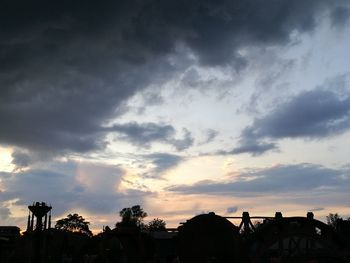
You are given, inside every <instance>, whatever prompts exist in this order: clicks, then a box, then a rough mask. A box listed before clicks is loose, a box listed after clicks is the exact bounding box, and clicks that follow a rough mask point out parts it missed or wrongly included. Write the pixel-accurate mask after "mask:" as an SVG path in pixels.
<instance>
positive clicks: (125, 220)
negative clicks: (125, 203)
mask: <svg viewBox="0 0 350 263" xmlns="http://www.w3.org/2000/svg"><path fill="white" fill-rule="evenodd" d="M119 215H120V217H121V218H122V221H121V222H118V223H117V224H116V226H117V227H118V226H136V227H142V226H143V219H144V218H145V217H146V216H147V213H146V212H145V211H143V208H142V207H141V206H140V205H134V206H132V207H126V208H123V209H122V210H121V211H120V212H119Z"/></svg>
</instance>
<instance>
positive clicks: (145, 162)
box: [0, 0, 350, 231]
mask: <svg viewBox="0 0 350 263" xmlns="http://www.w3.org/2000/svg"><path fill="white" fill-rule="evenodd" d="M349 16H350V2H349V1H347V0H309V1H304V0H294V1H289V0H269V1H266V0H230V1H228V0H220V1H217V0H215V1H214V0H201V1H199V0H186V1H184V0H178V1H168V0H164V1H155V0H142V1H141V0H128V1H122V0H121V1H112V0H111V1H108V0H107V1H102V2H99V3H97V2H96V1H92V0H91V1H90V0H85V1H82V0H76V1H70V0H62V1H56V2H50V3H49V2H48V1H44V0H36V1H21V0H11V1H1V3H0V32H1V34H0V225H18V226H20V227H21V228H22V230H24V229H25V224H26V217H27V215H28V209H27V206H28V205H30V204H31V203H33V202H35V201H40V202H41V201H44V202H47V203H49V204H51V205H52V207H53V218H54V220H56V219H59V218H62V217H64V216H66V215H67V214H68V213H79V214H81V215H82V216H83V217H84V218H86V219H87V220H88V221H90V222H91V228H92V229H93V230H94V231H100V230H101V229H102V226H103V225H109V226H113V225H114V224H115V223H116V222H117V221H119V220H120V218H119V211H120V210H121V209H122V208H124V207H130V206H132V205H135V204H140V205H141V206H142V207H143V208H144V210H145V211H146V212H147V213H148V215H149V216H148V217H147V218H146V221H147V220H151V219H153V218H162V219H164V220H165V221H166V222H167V225H168V226H172V227H176V226H177V225H178V224H179V222H183V221H185V220H186V219H189V218H191V217H193V216H195V215H197V214H200V213H206V212H209V211H214V212H215V213H217V214H219V215H223V216H238V215H241V214H242V212H243V211H249V212H250V214H252V215H266V216H272V215H274V213H275V212H276V211H281V212H282V213H283V214H284V215H285V216H293V215H306V213H307V211H313V212H314V214H315V217H316V218H318V219H321V220H324V218H325V216H326V215H328V213H335V212H337V213H339V214H340V215H341V216H343V217H345V218H347V217H350V201H349V200H350V198H349V197H350V191H349V190H350V161H349V156H350V147H349V145H350V52H349V47H350V27H349V25H350V21H349Z"/></svg>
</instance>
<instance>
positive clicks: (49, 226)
mask: <svg viewBox="0 0 350 263" xmlns="http://www.w3.org/2000/svg"><path fill="white" fill-rule="evenodd" d="M50 228H51V210H50V214H49V225H48V229H50Z"/></svg>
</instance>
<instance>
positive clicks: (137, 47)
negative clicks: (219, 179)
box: [0, 0, 346, 153]
mask: <svg viewBox="0 0 350 263" xmlns="http://www.w3.org/2000/svg"><path fill="white" fill-rule="evenodd" d="M345 3H346V1H341V0H338V1H328V0H310V1H304V0H295V1H289V0H284V1H281V0H279V1H268V2H266V1H262V0H248V1H247V0H236V1H209V0H206V1H199V0H197V1H195V0H193V1H182V0H181V1H140V0H139V1H102V2H100V3H98V4H97V3H96V1H89V0H88V1H74V2H72V1H68V0H63V1H56V2H54V3H53V2H49V1H44V0H38V1H21V0H17V1H16V0H14V1H2V2H1V4H0V17H1V23H0V31H1V36H0V65H1V72H0V87H1V89H0V123H1V129H0V143H1V144H7V145H11V146H18V147H20V148H25V149H30V150H31V151H39V152H45V151H46V152H59V153H60V152H70V151H73V152H86V151H91V150H96V149H102V148H104V146H105V145H106V142H105V136H106V133H105V132H103V131H102V132H101V127H102V126H103V125H104V124H105V123H106V122H108V121H109V120H110V119H111V118H112V117H116V116H118V115H119V114H120V113H121V112H122V110H123V105H124V103H125V102H126V100H128V99H129V98H130V97H131V96H132V95H134V94H135V93H136V92H137V91H139V90H141V89H144V88H145V87H147V86H149V85H151V84H152V85H160V84H161V83H163V82H164V81H166V80H167V79H169V78H170V77H171V76H173V74H174V73H176V72H178V71H179V70H180V69H182V67H186V65H188V63H193V61H184V60H185V59H184V57H186V56H183V58H182V59H178V60H177V62H176V60H174V59H169V56H174V57H178V56H180V55H181V54H180V53H181V52H182V53H184V52H187V51H188V52H192V53H193V54H195V56H196V58H197V60H198V62H199V63H202V64H203V65H208V66H217V65H225V66H227V65H231V66H232V67H234V68H236V69H237V70H239V69H241V68H242V67H244V66H245V65H246V64H247V63H249V61H247V59H246V58H245V57H244V55H243V54H241V53H240V49H242V48H246V47H251V46H257V47H259V46H266V45H284V44H287V43H288V42H289V41H290V35H291V33H292V32H308V31H311V30H313V29H314V27H315V26H316V24H317V19H318V18H319V17H320V14H322V12H323V11H327V12H328V13H332V14H334V13H341V14H343V15H342V16H343V17H346V14H344V11H339V10H340V9H341V10H343V9H344V8H346V4H345ZM337 10H338V11H337ZM344 10H345V9H344ZM342 20H344V19H342ZM336 24H339V23H336ZM181 47H182V49H181ZM181 50H182V51H181ZM184 50H187V51H184ZM174 61H175V62H176V63H174ZM186 138H187V142H183V141H179V142H177V145H178V146H177V148H178V149H181V148H182V149H183V148H186V145H188V144H189V141H190V136H189V135H188V136H187V137H186Z"/></svg>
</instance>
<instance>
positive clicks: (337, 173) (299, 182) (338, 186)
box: [168, 164, 350, 196]
mask: <svg viewBox="0 0 350 263" xmlns="http://www.w3.org/2000/svg"><path fill="white" fill-rule="evenodd" d="M349 186H350V180H349V174H348V171H347V170H342V169H339V170H336V169H330V168H326V167H323V166H318V165H312V164H299V165H280V166H276V167H272V168H267V169H260V170H256V171H251V172H248V173H242V174H240V176H238V178H237V179H236V180H235V181H229V182H217V181H202V182H198V183H196V184H194V185H177V186H173V187H170V188H169V189H168V190H170V191H175V192H180V193H183V194H214V195H215V194H224V195H233V196H253V195H265V194H272V193H275V194H283V193H298V192H306V193H310V191H321V192H322V191H323V190H324V191H327V192H334V193H337V192H339V191H342V192H344V191H345V192H346V191H347V188H348V187H349Z"/></svg>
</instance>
